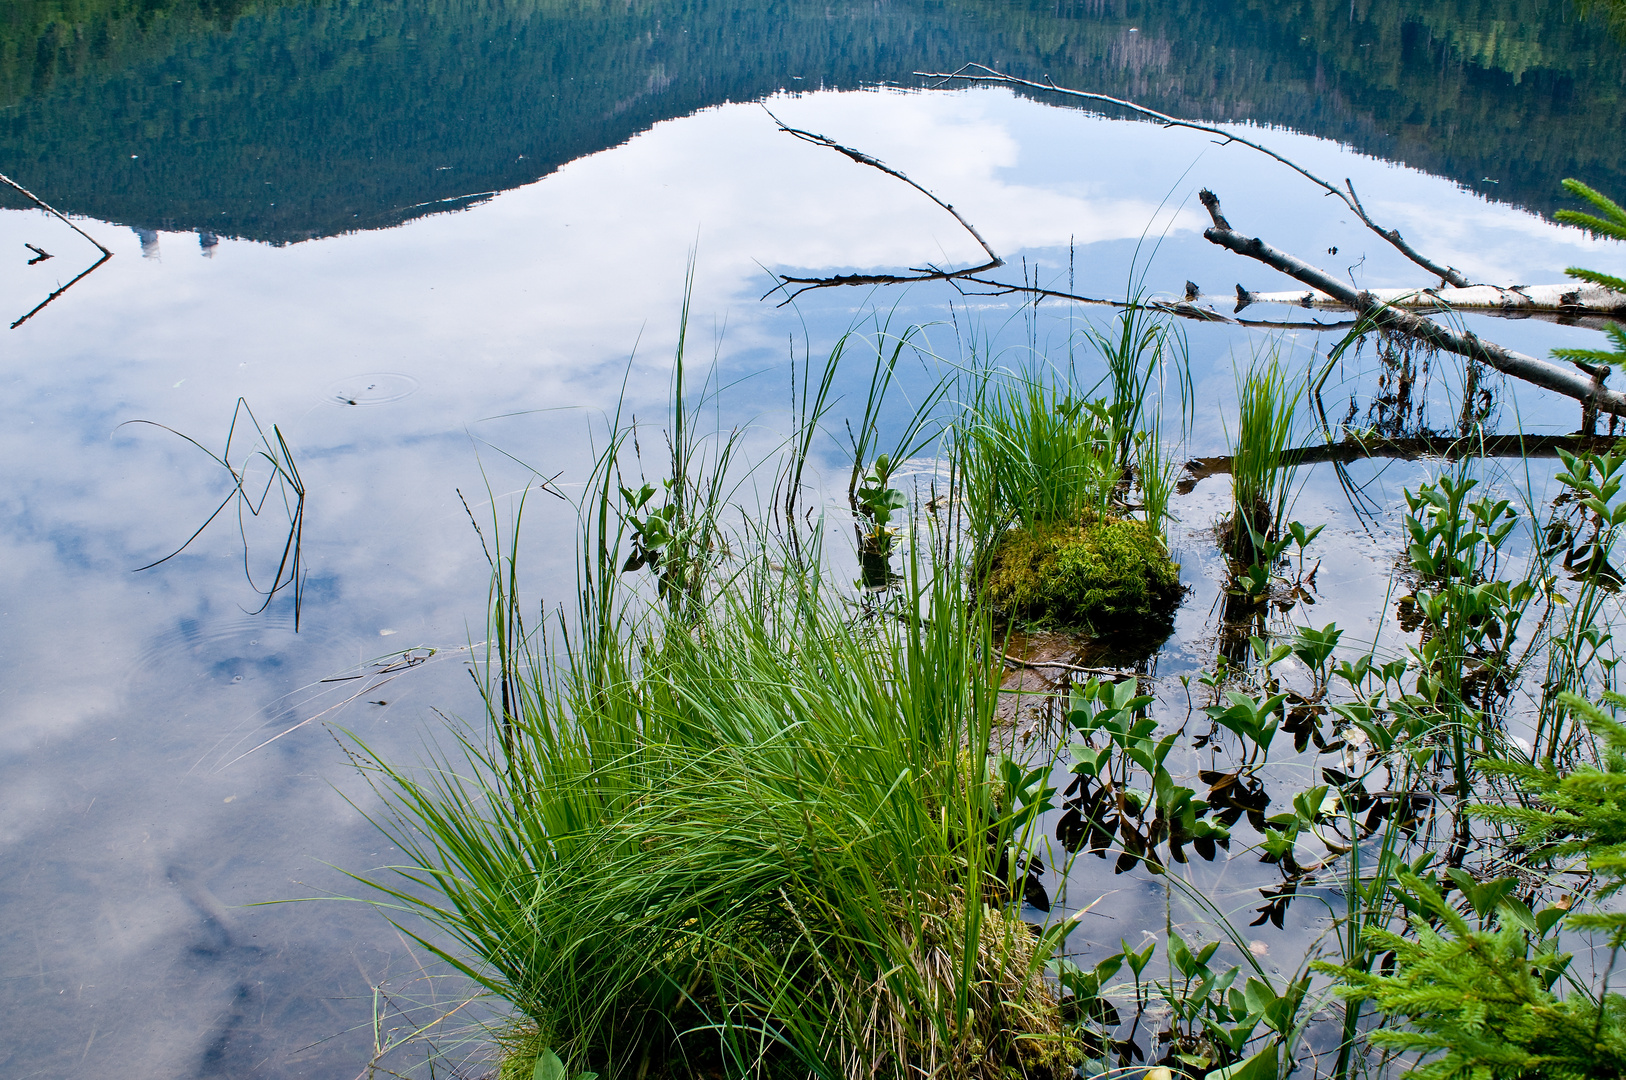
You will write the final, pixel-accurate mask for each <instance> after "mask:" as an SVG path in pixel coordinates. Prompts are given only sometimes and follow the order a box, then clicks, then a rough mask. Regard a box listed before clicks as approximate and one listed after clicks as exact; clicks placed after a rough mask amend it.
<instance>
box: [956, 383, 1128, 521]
mask: <svg viewBox="0 0 1626 1080" xmlns="http://www.w3.org/2000/svg"><path fill="white" fill-rule="evenodd" d="M979 378H980V385H978V386H977V388H976V393H975V395H974V398H973V400H972V403H971V406H970V408H969V410H968V415H967V417H966V420H965V422H964V425H963V428H962V431H961V442H962V450H961V459H962V461H963V469H964V475H965V485H966V490H967V492H968V494H969V498H970V504H971V515H970V516H971V518H972V532H973V534H974V535H979V536H983V537H986V538H990V539H991V538H993V537H996V536H998V535H999V534H1000V533H1001V532H1003V531H1004V529H1005V528H1007V527H1008V526H1010V525H1012V524H1015V525H1017V526H1019V527H1021V528H1024V529H1035V528H1038V527H1040V526H1044V525H1050V524H1057V523H1070V522H1075V521H1079V520H1081V519H1085V518H1099V517H1104V516H1106V515H1107V514H1108V512H1109V511H1110V510H1111V508H1112V506H1113V496H1114V493H1115V492H1116V491H1117V489H1118V486H1119V484H1120V483H1121V481H1122V479H1123V472H1122V469H1121V468H1120V466H1119V464H1118V455H1117V447H1116V439H1115V436H1116V432H1115V430H1114V428H1113V425H1112V424H1111V423H1110V421H1109V419H1108V418H1107V416H1106V414H1105V410H1104V409H1103V408H1102V406H1101V403H1100V402H1091V401H1087V400H1085V399H1084V398H1082V397H1081V396H1079V395H1078V394H1077V393H1076V392H1075V391H1074V389H1073V387H1072V386H1071V385H1070V384H1069V382H1068V381H1066V380H1065V379H1064V378H1062V377H1061V376H1059V375H1056V374H1054V373H1051V374H1049V375H1046V374H1042V373H1039V372H1034V371H1025V372H1017V373H1013V374H1007V375H1003V376H1001V375H997V374H994V373H979Z"/></svg>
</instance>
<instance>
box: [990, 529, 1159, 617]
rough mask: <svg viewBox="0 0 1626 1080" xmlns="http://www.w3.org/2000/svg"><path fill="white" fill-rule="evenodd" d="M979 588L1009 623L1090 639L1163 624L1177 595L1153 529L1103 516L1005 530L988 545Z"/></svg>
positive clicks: (1157, 536) (1157, 537)
mask: <svg viewBox="0 0 1626 1080" xmlns="http://www.w3.org/2000/svg"><path fill="white" fill-rule="evenodd" d="M983 590H984V591H983V595H984V596H985V598H986V599H987V600H988V601H990V602H991V603H992V604H993V605H994V606H995V607H997V608H999V609H1001V610H1003V611H1005V612H1007V613H1008V614H1010V615H1011V616H1012V617H1014V618H1017V619H1021V620H1023V621H1025V622H1029V623H1033V624H1036V625H1044V626H1059V627H1073V628H1079V629H1086V630H1090V631H1092V632H1095V633H1098V634H1105V633H1109V632H1112V633H1116V632H1117V631H1119V630H1121V629H1130V628H1131V627H1133V628H1134V629H1136V630H1142V631H1145V630H1151V629H1153V628H1154V627H1153V625H1152V624H1157V625H1160V626H1164V627H1166V626H1167V625H1168V624H1169V622H1170V621H1171V620H1172V619H1173V615H1174V609H1175V607H1177V606H1178V605H1179V603H1180V598H1181V596H1183V595H1184V593H1185V589H1184V587H1183V586H1181V584H1180V565H1179V564H1178V563H1176V562H1175V561H1174V560H1173V559H1171V558H1169V553H1168V550H1167V549H1166V548H1165V547H1164V545H1163V538H1162V536H1160V535H1159V534H1158V532H1157V530H1156V529H1153V528H1152V527H1150V526H1149V525H1147V524H1146V523H1145V522H1142V521H1114V520H1111V519H1107V520H1102V521H1095V522H1088V523H1084V524H1075V525H1060V526H1042V527H1040V528H1037V529H1033V530H1027V529H1012V530H1011V531H1010V532H1007V533H1006V534H1005V535H1004V536H1003V537H1002V538H1001V539H1000V541H999V543H998V544H997V545H996V546H995V547H994V550H993V553H992V556H991V558H990V561H989V571H988V576H987V578H986V580H985V581H984V583H983ZM1126 624H1128V625H1126Z"/></svg>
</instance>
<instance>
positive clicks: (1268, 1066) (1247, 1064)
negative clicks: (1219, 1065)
mask: <svg viewBox="0 0 1626 1080" xmlns="http://www.w3.org/2000/svg"><path fill="white" fill-rule="evenodd" d="M1278 1057H1279V1055H1278V1053H1277V1047H1276V1044H1275V1043H1271V1044H1270V1045H1269V1046H1267V1047H1265V1048H1264V1049H1263V1050H1261V1051H1259V1052H1258V1053H1257V1054H1255V1055H1253V1056H1252V1057H1250V1058H1248V1059H1247V1060H1246V1061H1239V1062H1237V1063H1236V1064H1235V1065H1227V1066H1226V1067H1225V1068H1223V1069H1218V1070H1216V1071H1214V1072H1211V1073H1209V1074H1208V1077H1207V1080H1276V1077H1277V1075H1278V1073H1279V1072H1280V1067H1279V1065H1278Z"/></svg>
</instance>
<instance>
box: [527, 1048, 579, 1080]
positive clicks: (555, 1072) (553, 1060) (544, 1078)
mask: <svg viewBox="0 0 1626 1080" xmlns="http://www.w3.org/2000/svg"><path fill="white" fill-rule="evenodd" d="M531 1080H570V1077H569V1075H568V1074H567V1073H566V1072H565V1063H564V1062H562V1061H560V1060H559V1055H558V1054H555V1053H554V1052H553V1051H552V1050H549V1049H546V1048H544V1049H543V1051H542V1052H541V1053H540V1054H538V1055H536V1068H535V1070H533V1071H532V1073H531Z"/></svg>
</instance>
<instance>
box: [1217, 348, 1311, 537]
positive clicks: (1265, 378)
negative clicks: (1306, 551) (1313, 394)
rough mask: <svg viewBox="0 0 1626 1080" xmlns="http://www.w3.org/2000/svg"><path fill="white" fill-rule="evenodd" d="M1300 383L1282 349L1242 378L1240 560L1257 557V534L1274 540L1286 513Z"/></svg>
mask: <svg viewBox="0 0 1626 1080" xmlns="http://www.w3.org/2000/svg"><path fill="white" fill-rule="evenodd" d="M1298 399H1299V387H1298V385H1297V380H1296V379H1294V378H1293V377H1292V376H1291V375H1290V374H1289V372H1288V370H1287V366H1286V365H1285V364H1284V363H1283V362H1282V358H1281V355H1280V353H1279V352H1277V351H1276V350H1274V349H1272V350H1271V351H1270V352H1268V353H1267V354H1266V355H1265V356H1264V357H1255V358H1254V361H1253V363H1252V364H1251V365H1250V366H1249V368H1248V370H1247V373H1246V374H1244V375H1243V376H1242V377H1241V378H1240V379H1239V381H1238V387H1237V429H1236V436H1235V438H1234V439H1233V440H1232V444H1231V485H1232V486H1231V493H1232V516H1231V523H1230V548H1231V553H1232V554H1233V556H1235V557H1236V558H1237V559H1240V560H1245V561H1257V555H1258V552H1257V551H1256V547H1257V544H1256V541H1255V537H1258V539H1259V540H1266V539H1271V538H1273V537H1274V536H1275V534H1276V532H1277V530H1278V529H1279V528H1280V527H1281V525H1282V523H1283V521H1284V520H1285V517H1286V513H1287V506H1288V503H1289V501H1290V497H1291V491H1292V480H1293V472H1294V470H1293V468H1292V466H1290V465H1287V464H1285V457H1286V454H1287V452H1288V451H1289V450H1290V449H1292V446H1293V431H1294V417H1295V414H1296V412H1297V409H1298Z"/></svg>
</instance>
